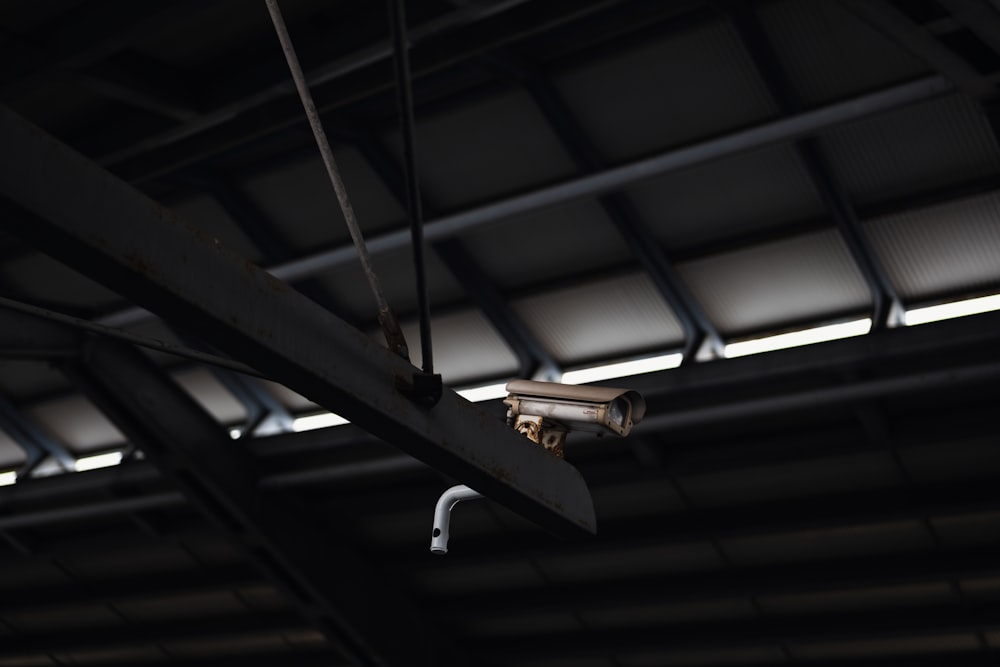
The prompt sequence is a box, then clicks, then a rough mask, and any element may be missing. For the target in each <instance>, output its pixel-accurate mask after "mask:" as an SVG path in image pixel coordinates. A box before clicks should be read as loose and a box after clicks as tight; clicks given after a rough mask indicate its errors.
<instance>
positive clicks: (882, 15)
mask: <svg viewBox="0 0 1000 667" xmlns="http://www.w3.org/2000/svg"><path fill="white" fill-rule="evenodd" d="M840 4H841V5H843V6H844V7H845V8H846V9H847V10H848V11H849V12H851V13H852V14H854V15H855V16H857V17H858V18H860V19H861V20H862V21H864V22H865V23H867V24H869V25H870V26H871V27H873V28H875V30H878V31H879V32H881V33H882V34H883V35H885V36H886V37H888V38H889V39H891V40H892V41H894V42H896V43H897V44H899V45H900V46H902V47H903V48H904V49H906V50H907V51H909V52H910V53H912V54H914V55H915V56H917V57H918V58H920V59H921V60H923V61H924V62H925V63H927V64H928V65H929V66H930V67H931V69H933V70H934V71H936V72H940V73H941V74H943V75H944V76H946V77H947V78H948V79H949V80H950V81H951V82H952V83H954V84H955V86H956V87H958V88H959V89H960V90H961V91H963V92H965V93H966V94H968V95H970V96H971V97H975V98H986V97H992V96H994V95H996V94H997V87H996V86H995V85H994V84H993V83H992V82H991V81H990V80H989V79H988V78H987V77H985V76H983V75H982V74H980V73H979V72H978V71H977V70H976V68H974V67H973V66H972V65H970V64H969V63H967V62H966V61H965V60H964V59H962V58H960V57H959V56H957V55H955V53H954V52H953V51H952V50H951V49H949V48H948V47H946V46H945V45H944V44H942V43H941V42H940V41H939V40H938V39H937V37H935V36H934V35H932V34H931V33H930V32H928V31H927V30H925V29H924V28H922V27H921V26H918V25H917V24H915V23H914V22H913V21H911V20H910V19H909V17H907V16H906V15H905V14H903V12H901V11H899V10H898V9H896V8H895V7H893V6H892V4H891V3H889V2H886V0H841V2H840Z"/></svg>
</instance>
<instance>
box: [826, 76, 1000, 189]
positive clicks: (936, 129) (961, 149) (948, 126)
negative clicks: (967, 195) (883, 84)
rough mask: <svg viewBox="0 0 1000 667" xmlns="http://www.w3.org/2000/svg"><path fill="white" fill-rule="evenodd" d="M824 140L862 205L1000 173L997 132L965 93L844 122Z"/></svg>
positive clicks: (841, 176) (837, 169) (833, 162)
mask: <svg viewBox="0 0 1000 667" xmlns="http://www.w3.org/2000/svg"><path fill="white" fill-rule="evenodd" d="M914 137H920V140H919V141H914ZM819 140H820V144H821V146H822V150H823V152H824V154H825V155H826V157H827V159H828V161H829V164H830V167H831V169H832V170H833V172H834V175H835V176H836V178H837V180H838V181H840V183H841V184H842V185H843V186H844V188H845V189H846V191H847V194H848V195H849V196H850V197H851V198H852V200H853V201H854V203H855V204H857V205H862V206H864V205H868V204H875V203H886V202H891V201H893V200H896V199H899V198H904V197H906V196H909V195H913V194H916V193H919V192H921V191H923V190H924V189H926V188H936V189H941V188H945V187H947V186H948V185H953V184H958V183H962V182H964V181H968V180H972V179H976V178H981V177H985V176H991V175H997V174H998V173H1000V152H998V150H997V144H996V140H995V139H994V136H993V132H992V130H991V129H990V127H989V124H988V123H987V122H986V119H985V118H984V117H983V113H982V110H981V109H980V107H979V106H978V104H977V103H976V102H974V101H972V100H970V99H969V98H968V97H965V96H964V95H951V96H948V97H943V98H938V99H936V100H931V101H927V102H922V103H919V104H914V105H913V106H910V107H906V108H903V109H897V110H895V111H892V112H889V113H884V114H881V115H878V116H874V117H872V118H869V119H867V120H864V121H860V122H857V123H852V124H850V125H844V126H841V127H838V128H835V129H833V130H830V131H829V132H826V133H824V134H822V135H821V136H820V139H819Z"/></svg>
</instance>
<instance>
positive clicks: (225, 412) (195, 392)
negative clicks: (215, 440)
mask: <svg viewBox="0 0 1000 667" xmlns="http://www.w3.org/2000/svg"><path fill="white" fill-rule="evenodd" d="M174 379H175V380H176V381H177V383H178V384H180V385H181V386H182V387H184V389H186V390H187V392H188V393H189V394H191V397H192V398H194V399H195V400H196V401H198V403H199V404H200V405H201V407H203V408H205V410H207V411H208V412H209V413H210V414H211V415H212V417H214V418H215V420H216V421H217V422H219V423H222V424H229V423H232V422H237V421H240V420H242V419H245V418H246V409H245V408H244V407H243V405H241V404H240V402H239V401H238V400H236V397H235V396H233V395H232V394H231V393H230V392H229V390H228V389H226V388H225V386H223V384H222V383H221V382H220V381H219V380H218V379H217V378H216V377H215V376H214V375H213V374H212V372H211V371H210V370H208V369H206V368H192V369H189V370H185V371H181V372H179V373H175V374H174Z"/></svg>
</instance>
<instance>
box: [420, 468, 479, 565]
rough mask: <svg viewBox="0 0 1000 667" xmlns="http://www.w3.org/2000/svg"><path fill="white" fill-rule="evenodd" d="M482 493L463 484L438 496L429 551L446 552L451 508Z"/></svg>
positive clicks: (440, 553)
mask: <svg viewBox="0 0 1000 667" xmlns="http://www.w3.org/2000/svg"><path fill="white" fill-rule="evenodd" d="M482 497H483V494H481V493H479V492H478V491H473V490H472V489H470V488H469V487H467V486H466V485H465V484H459V485H458V486H453V487H451V488H450V489H448V490H447V491H445V492H444V493H442V494H441V497H440V498H438V501H437V506H435V507H434V529H433V530H432V531H431V553H432V554H437V555H439V556H443V555H444V554H446V553H448V526H449V524H451V510H452V508H453V507H455V505H457V504H459V503H460V502H462V501H463V500H475V499H476V498H482Z"/></svg>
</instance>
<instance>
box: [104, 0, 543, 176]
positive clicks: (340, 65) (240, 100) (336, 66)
mask: <svg viewBox="0 0 1000 667" xmlns="http://www.w3.org/2000/svg"><path fill="white" fill-rule="evenodd" d="M526 1H527V0H501V1H500V2H496V3H492V4H488V5H485V4H479V3H472V4H470V5H468V6H466V7H463V8H461V9H458V10H456V11H453V12H450V13H448V14H445V15H443V16H440V17H437V18H435V19H432V20H430V21H427V22H425V23H423V24H421V25H418V26H415V27H413V28H412V29H410V30H409V39H410V40H411V41H412V42H413V43H414V44H419V43H420V42H421V41H423V40H426V39H428V38H430V37H433V36H435V35H438V34H440V33H442V32H446V31H449V30H453V29H455V28H459V27H463V26H468V25H470V24H473V23H476V22H479V21H483V20H486V19H488V18H490V17H492V16H495V15H497V14H501V13H503V12H506V11H508V10H510V9H513V8H516V7H517V6H519V5H522V4H524V3H525V2H526ZM338 56H339V54H338ZM391 57H392V44H391V43H390V42H389V40H386V41H384V42H380V43H378V44H373V45H371V46H368V47H366V48H363V49H360V50H358V51H356V52H355V53H352V54H350V55H347V56H342V57H337V58H336V59H335V60H332V61H329V62H326V63H324V64H322V65H320V66H318V67H316V68H315V69H314V70H312V71H310V72H308V83H309V86H310V88H315V87H317V86H321V85H323V84H325V83H328V82H331V81H333V80H335V79H338V78H340V77H343V76H345V75H347V74H350V73H352V72H356V71H358V70H360V69H363V68H365V67H368V66H370V65H373V64H376V63H379V62H383V61H386V60H388V59H389V58H391ZM294 90H295V89H294V86H293V85H292V82H291V80H289V79H288V78H287V76H282V78H281V79H279V80H277V81H274V82H272V83H270V84H269V85H267V86H266V87H264V88H263V89H261V88H260V84H259V81H255V83H254V88H253V90H252V91H250V92H249V93H244V94H243V95H242V96H240V97H237V98H236V99H233V100H231V101H229V102H227V103H225V104H222V105H221V106H219V107H218V108H216V109H213V110H212V111H211V112H209V113H206V114H203V115H201V116H199V117H198V118H195V119H193V120H191V121H188V122H186V123H183V124H182V125H179V126H177V127H174V128H171V129H169V130H166V131H164V132H162V133H159V134H156V135H154V136H151V137H147V138H145V139H141V140H137V141H133V142H130V144H129V145H128V146H124V147H122V148H120V149H119V150H117V151H114V152H113V153H111V154H109V155H106V156H104V157H103V158H102V159H101V160H100V162H101V163H102V164H104V165H105V166H109V165H114V164H117V163H120V162H122V161H124V160H127V159H129V158H132V157H134V156H137V155H141V154H142V153H144V152H147V151H150V150H153V149H156V148H161V147H164V146H169V145H172V144H174V143H176V142H178V141H180V140H181V139H185V138H187V137H190V136H193V135H197V134H200V133H203V132H205V131H206V130H210V129H212V128H215V127H218V126H220V125H224V124H225V123H227V122H229V121H231V120H232V119H233V118H235V117H237V116H241V115H244V114H247V113H248V112H250V111H252V110H253V109H257V108H259V107H261V106H263V105H265V104H266V103H268V102H272V101H274V100H277V99H280V98H283V97H285V96H287V95H288V94H289V93H292V92H294ZM297 106H298V105H296V107H297ZM296 111H297V116H298V118H297V119H296V120H299V119H300V117H301V109H300V108H297V109H296ZM264 115H265V116H267V115H269V114H264Z"/></svg>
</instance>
